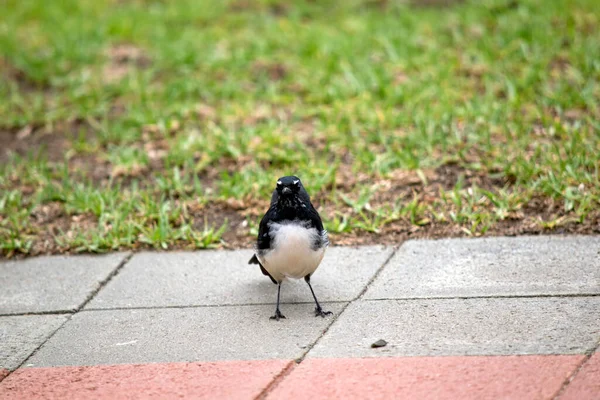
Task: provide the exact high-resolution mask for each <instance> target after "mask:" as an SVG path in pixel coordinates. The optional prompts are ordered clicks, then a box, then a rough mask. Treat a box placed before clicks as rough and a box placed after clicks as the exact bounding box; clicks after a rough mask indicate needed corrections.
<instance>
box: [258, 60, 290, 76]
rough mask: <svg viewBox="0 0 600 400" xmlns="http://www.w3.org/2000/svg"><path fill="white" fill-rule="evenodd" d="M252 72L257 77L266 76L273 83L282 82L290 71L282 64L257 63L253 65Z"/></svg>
mask: <svg viewBox="0 0 600 400" xmlns="http://www.w3.org/2000/svg"><path fill="white" fill-rule="evenodd" d="M252 72H253V73H254V75H255V76H257V77H260V76H262V75H266V76H267V77H268V78H269V79H270V80H272V81H280V80H282V79H284V78H285V77H286V76H287V73H288V70H287V68H286V66H285V65H283V64H281V63H271V62H267V61H256V62H254V64H252Z"/></svg>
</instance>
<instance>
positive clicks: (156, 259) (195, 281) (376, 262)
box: [88, 246, 392, 309]
mask: <svg viewBox="0 0 600 400" xmlns="http://www.w3.org/2000/svg"><path fill="white" fill-rule="evenodd" d="M391 252H392V249H391V248H384V247H379V246H376V247H373V246H370V247H361V248H347V247H344V248H341V247H333V248H330V249H328V250H327V253H326V254H325V258H324V260H323V263H322V264H321V266H320V267H319V269H318V270H317V271H316V272H315V274H314V277H313V278H312V284H313V288H314V290H315V292H316V294H317V297H318V298H319V301H348V300H352V299H354V298H355V297H356V296H358V294H359V293H360V292H361V290H362V289H363V288H364V286H365V285H366V284H367V283H368V282H369V280H370V279H371V278H372V276H373V275H374V274H375V272H376V271H377V269H378V268H379V267H381V265H382V264H383V263H384V262H385V260H387V258H388V257H389V255H390V254H391ZM252 254H253V252H252V251H251V250H237V251H222V250H220V251H199V252H193V253H192V252H175V253H149V252H146V253H140V254H136V255H135V256H134V257H133V258H132V259H131V260H130V261H129V262H128V263H127V265H126V266H125V267H124V268H123V269H122V270H121V271H120V272H119V274H118V275H117V276H116V277H115V278H114V279H113V280H112V281H111V282H110V283H109V284H108V285H107V286H106V287H105V288H103V290H102V291H101V292H100V293H99V294H98V295H97V296H96V297H95V298H94V300H93V301H92V302H90V304H89V306H88V308H90V309H98V308H104V309H106V308H127V307H163V306H189V305H225V304H266V303H275V301H276V299H277V286H276V285H274V284H273V283H272V282H271V280H270V279H269V278H268V277H266V276H264V275H263V274H262V273H261V272H260V269H259V267H258V266H257V265H248V260H249V259H250V257H251V256H252ZM281 296H282V301H283V302H285V303H292V302H296V303H298V302H306V303H310V302H311V301H313V299H312V296H311V294H310V290H309V289H308V286H307V285H306V283H305V282H304V280H299V281H296V280H291V281H286V282H284V284H283V286H282V289H281Z"/></svg>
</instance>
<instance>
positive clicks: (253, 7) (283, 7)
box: [229, 0, 289, 17]
mask: <svg viewBox="0 0 600 400" xmlns="http://www.w3.org/2000/svg"><path fill="white" fill-rule="evenodd" d="M261 10H264V11H267V12H269V13H270V14H272V15H275V16H277V17H282V16H285V15H286V14H287V13H288V10H289V5H288V4H287V2H284V1H270V2H268V4H264V3H261V2H259V1H256V0H235V1H233V2H231V3H230V4H229V11H231V12H249V11H254V12H256V11H261Z"/></svg>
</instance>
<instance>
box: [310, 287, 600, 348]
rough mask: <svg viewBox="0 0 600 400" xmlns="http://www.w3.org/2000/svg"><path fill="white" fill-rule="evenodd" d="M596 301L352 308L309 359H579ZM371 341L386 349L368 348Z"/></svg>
mask: <svg viewBox="0 0 600 400" xmlns="http://www.w3.org/2000/svg"><path fill="white" fill-rule="evenodd" d="M598 315H600V296H599V297H571V298H549V297H546V298H500V299H487V298H479V299H436V300H433V299H429V300H379V301H360V302H355V303H352V304H350V305H349V306H348V308H347V309H346V310H345V311H344V313H343V314H342V315H341V316H340V318H338V320H336V322H335V323H334V324H333V325H332V326H331V328H330V329H329V331H328V332H327V334H325V335H324V336H323V337H322V338H321V339H320V340H319V342H318V343H317V345H316V346H315V347H314V348H313V349H312V350H311V351H310V352H309V354H308V356H309V357H387V356H429V355H447V356H450V355H518V354H581V353H584V352H586V351H589V350H590V349H592V348H593V347H594V345H595V343H596V341H597V340H598V336H599V335H600V318H598ZM379 339H384V340H386V341H387V342H388V345H387V346H386V347H382V348H377V349H373V348H371V346H370V345H371V344H372V343H373V342H375V341H377V340H379Z"/></svg>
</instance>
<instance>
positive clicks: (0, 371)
mask: <svg viewBox="0 0 600 400" xmlns="http://www.w3.org/2000/svg"><path fill="white" fill-rule="evenodd" d="M9 373H10V371H9V370H7V369H4V368H0V382H2V379H4V378H5V377H6V376H7V375H8V374H9Z"/></svg>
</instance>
